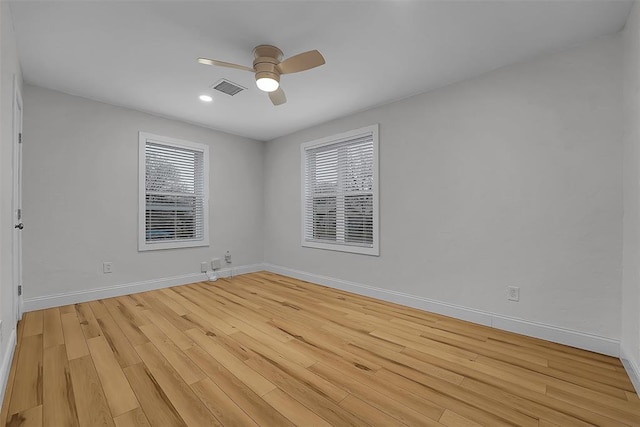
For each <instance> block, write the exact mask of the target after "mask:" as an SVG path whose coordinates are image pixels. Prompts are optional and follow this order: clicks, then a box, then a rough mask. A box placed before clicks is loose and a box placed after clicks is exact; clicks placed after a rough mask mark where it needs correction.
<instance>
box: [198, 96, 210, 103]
mask: <svg viewBox="0 0 640 427" xmlns="http://www.w3.org/2000/svg"><path fill="white" fill-rule="evenodd" d="M200 101H203V102H211V101H213V98H212V97H210V96H209V95H200Z"/></svg>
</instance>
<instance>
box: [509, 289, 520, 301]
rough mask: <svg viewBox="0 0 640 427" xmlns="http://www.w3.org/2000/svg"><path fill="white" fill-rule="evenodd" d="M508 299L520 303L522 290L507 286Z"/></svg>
mask: <svg viewBox="0 0 640 427" xmlns="http://www.w3.org/2000/svg"><path fill="white" fill-rule="evenodd" d="M507 299H508V300H509V301H516V302H517V301H520V288H519V287H517V286H507Z"/></svg>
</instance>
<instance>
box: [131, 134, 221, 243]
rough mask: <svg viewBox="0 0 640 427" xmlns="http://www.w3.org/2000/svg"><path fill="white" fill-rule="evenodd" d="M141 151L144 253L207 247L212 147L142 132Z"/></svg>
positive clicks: (141, 237) (142, 237)
mask: <svg viewBox="0 0 640 427" xmlns="http://www.w3.org/2000/svg"><path fill="white" fill-rule="evenodd" d="M140 149H141V157H143V159H144V165H142V164H141V166H140V167H141V181H143V182H141V190H143V192H142V191H141V193H143V194H141V196H143V197H144V200H141V204H142V202H144V206H141V214H143V215H141V225H140V228H141V235H140V239H139V240H140V241H139V249H140V250H150V249H169V248H178V247H191V246H205V245H208V229H207V228H208V227H207V224H208V218H207V213H208V212H207V211H208V209H207V205H208V197H207V182H208V150H207V147H206V146H203V145H201V144H195V143H190V142H187V141H177V140H173V139H170V138H166V137H159V136H155V135H149V134H145V133H142V132H141V137H140ZM141 161H142V159H141ZM142 168H144V177H143V176H142Z"/></svg>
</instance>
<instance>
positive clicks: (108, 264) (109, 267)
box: [102, 262, 113, 274]
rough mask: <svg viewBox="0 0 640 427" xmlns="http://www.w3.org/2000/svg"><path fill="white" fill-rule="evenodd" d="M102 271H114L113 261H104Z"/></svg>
mask: <svg viewBox="0 0 640 427" xmlns="http://www.w3.org/2000/svg"><path fill="white" fill-rule="evenodd" d="M102 272H103V273H105V274H106V273H112V272H113V263H112V262H103V263H102Z"/></svg>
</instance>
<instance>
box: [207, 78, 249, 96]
mask: <svg viewBox="0 0 640 427" xmlns="http://www.w3.org/2000/svg"><path fill="white" fill-rule="evenodd" d="M212 88H214V89H215V90H217V91H219V92H222V93H226V94H227V95H230V96H233V95H235V94H237V93H240V92H242V91H243V90H245V89H246V87H242V86H240V85H239V84H237V83H234V82H231V81H229V80H227V79H222V80H220V81H218V82H216V83H215V84H214V85H213V86H212Z"/></svg>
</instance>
